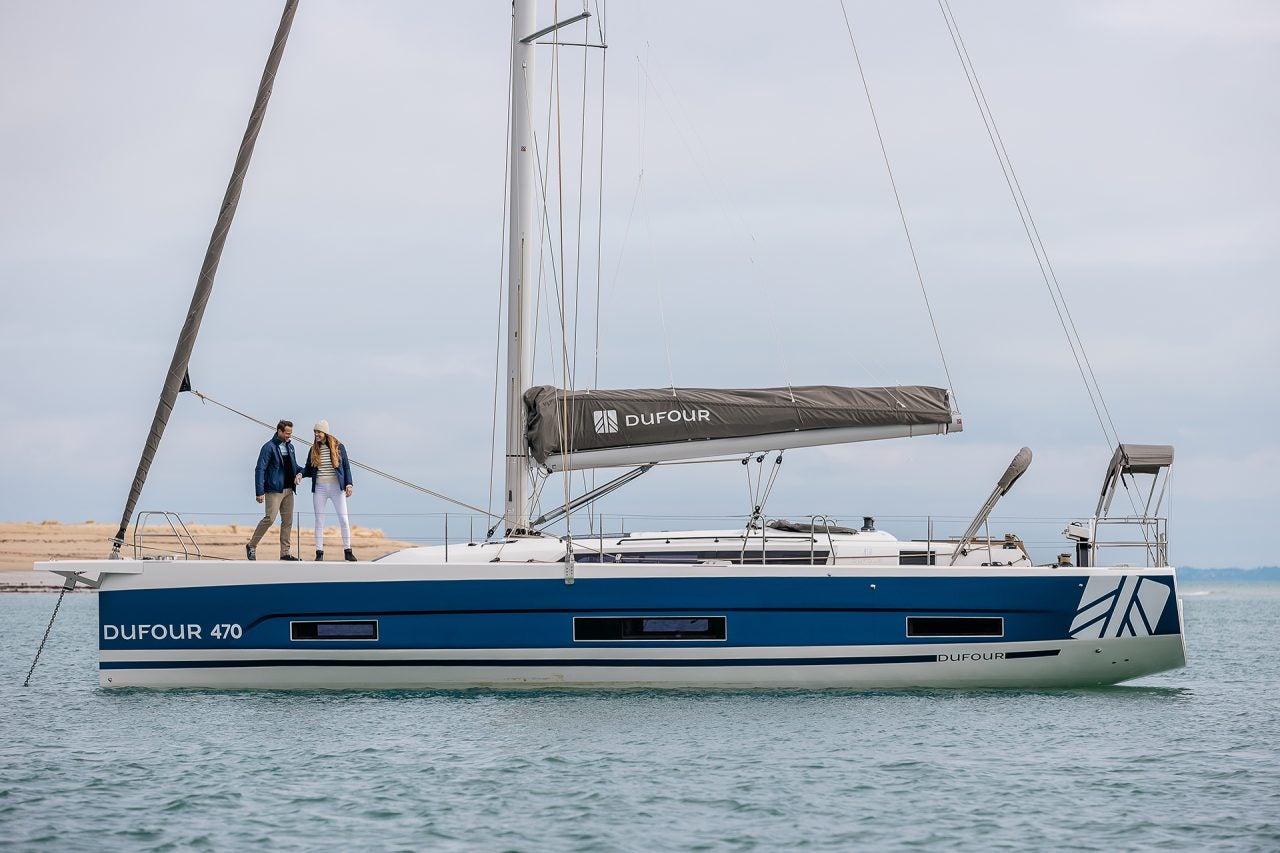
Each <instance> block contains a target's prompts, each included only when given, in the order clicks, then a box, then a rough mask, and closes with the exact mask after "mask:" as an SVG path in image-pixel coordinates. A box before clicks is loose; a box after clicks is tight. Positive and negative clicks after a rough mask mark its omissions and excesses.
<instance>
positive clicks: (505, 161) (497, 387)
mask: <svg viewBox="0 0 1280 853" xmlns="http://www.w3.org/2000/svg"><path fill="white" fill-rule="evenodd" d="M515 35H516V19H515V16H514V15H513V16H512V17H511V50H510V51H508V53H507V80H508V83H507V121H506V130H505V131H504V132H503V137H504V138H505V139H506V141H507V142H506V144H505V145H503V146H502V151H503V156H502V227H501V229H500V231H501V238H500V239H499V241H498V246H499V250H498V316H497V318H496V322H495V323H494V324H493V326H494V329H495V330H496V331H497V340H496V341H495V342H494V347H493V414H492V418H493V423H492V426H491V429H490V433H489V498H488V501H487V503H486V506H487V507H488V515H489V517H490V518H493V517H495V516H494V514H493V490H494V480H495V479H496V467H495V462H496V461H497V453H498V405H499V404H498V399H499V397H500V392H501V388H502V384H503V383H502V372H503V371H502V349H503V347H502V343H503V341H502V337H503V323H502V307H503V304H504V301H505V299H504V297H505V296H506V293H507V287H506V284H507V282H506V276H505V272H506V265H505V261H506V257H507V215H508V214H509V213H511V210H510V208H508V206H507V205H508V204H509V203H510V197H509V190H510V187H509V186H508V182H509V181H511V180H512V179H513V176H512V174H511V152H510V151H509V150H508V146H509V145H510V142H511V103H512V100H513V99H514V98H515V95H516V93H515V91H514V89H515V87H514V83H513V82H512V81H514V79H515V78H514V76H513V75H512V74H511V69H512V66H514V64H515V44H516V39H515ZM504 444H505V442H504ZM504 453H505V448H504Z"/></svg>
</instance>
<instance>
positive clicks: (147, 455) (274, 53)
mask: <svg viewBox="0 0 1280 853" xmlns="http://www.w3.org/2000/svg"><path fill="white" fill-rule="evenodd" d="M297 8H298V0H286V2H285V5H284V12H283V13H282V14H281V16H280V26H279V27H278V28H277V29H276V37H275V41H274V42H273V43H272V45H271V52H270V53H269V54H268V55H267V65H266V68H264V69H263V71H262V80H261V82H260V83H259V84H258V95H257V97H256V98H255V99H254V102H253V110H252V111H251V112H250V113H249V125H248V127H246V128H245V131H244V138H243V139H242V140H241V142H240V151H239V152H238V153H237V154H236V162H235V165H234V166H233V167H232V169H231V180H230V181H229V182H228V183H227V192H226V194H225V195H223V197H222V207H221V208H219V211H218V219H217V221H216V222H215V223H214V225H213V234H212V235H211V236H210V237H209V248H208V249H206V250H205V254H204V263H203V264H201V266H200V275H199V276H198V277H197V278H196V286H195V292H194V293H192V295H191V307H190V308H188V309H187V318H186V321H185V322H184V323H183V324H182V331H180V332H179V333H178V343H177V345H176V346H175V347H174V350H173V360H172V361H170V362H169V372H168V373H167V374H166V375H165V379H164V385H163V386H162V387H161V388H160V401H159V403H157V404H156V413H155V415H154V416H153V417H152V419H151V429H150V431H149V432H148V433H147V440H146V443H145V444H143V446H142V456H141V458H140V459H139V460H138V470H137V472H136V473H135V474H134V475H133V485H132V486H130V488H129V496H128V497H127V498H126V499H125V502H124V513H123V514H122V515H121V516H120V529H119V530H117V531H116V535H115V538H114V539H113V540H112V546H111V556H112V557H113V558H115V557H118V556H120V546H121V544H123V542H124V535H125V531H126V530H128V528H129V521H130V520H131V519H132V518H133V510H134V508H135V507H136V506H137V505H138V498H139V496H141V494H142V487H143V485H144V484H145V483H146V482H147V472H148V471H150V470H151V461H152V460H153V459H155V455H156V451H157V450H159V449H160V439H161V438H162V437H163V436H164V429H165V426H166V425H167V424H168V423H169V415H170V414H171V413H172V412H173V407H174V404H175V403H176V402H177V399H178V394H179V393H180V392H182V391H190V390H191V375H190V373H188V367H189V365H190V362H191V351H192V350H193V349H194V348H195V345H196V335H198V334H199V333H200V321H201V320H202V319H203V318H204V309H205V306H206V305H208V304H209V294H210V293H211V292H212V291H213V280H214V277H215V276H216V275H217V274H218V263H219V262H220V261H221V259H222V247H223V245H225V244H226V242H227V233H228V232H229V231H230V230H231V223H232V221H233V220H234V219H235V215H236V208H237V207H238V206H239V204H240V192H241V190H242V189H243V188H244V177H245V173H246V172H248V171H249V161H250V160H251V159H252V157H253V148H254V146H255V145H256V144H257V142H258V132H259V131H260V130H261V129H262V120H263V118H265V117H266V114H267V104H268V103H269V102H270V100H271V90H272V88H273V86H274V85H275V80H276V73H277V71H278V70H279V68H280V58H281V57H282V56H283V55H284V46H285V42H287V41H288V39H289V30H290V29H291V28H292V27H293V16H294V13H295V12H296V11H297Z"/></svg>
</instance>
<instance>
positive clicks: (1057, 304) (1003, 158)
mask: <svg viewBox="0 0 1280 853" xmlns="http://www.w3.org/2000/svg"><path fill="white" fill-rule="evenodd" d="M938 10H939V11H940V12H941V13H942V19H943V21H944V22H945V23H946V25H947V32H948V33H949V34H950V36H951V43H952V45H954V47H955V49H956V56H957V57H958V58H959V60H960V65H961V67H962V68H963V69H964V73H965V79H966V80H967V81H968V83H969V91H970V92H971V93H972V94H973V98H974V102H975V103H976V104H977V106H978V112H979V114H980V115H981V116H982V121H983V125H984V126H985V127H986V130H987V137H988V138H989V139H990V140H991V146H992V148H993V149H994V151H995V155H996V160H997V161H998V162H999V163H1000V170H1001V172H1002V173H1003V175H1004V179H1005V183H1006V184H1007V185H1008V187H1009V194H1010V195H1011V196H1012V197H1013V202H1014V206H1015V207H1016V208H1017V210H1018V217H1019V219H1020V220H1021V221H1022V228H1023V230H1024V231H1025V232H1026V234H1027V240H1028V242H1029V243H1030V244H1031V251H1032V252H1033V253H1034V254H1035V257H1036V263H1037V265H1038V266H1039V267H1040V275H1041V277H1042V278H1043V279H1044V284H1045V288H1046V289H1047V290H1048V292H1049V299H1050V301H1051V302H1053V307H1054V311H1055V312H1056V313H1057V315H1058V322H1059V324H1060V325H1061V326H1062V332H1063V334H1064V335H1065V336H1066V338H1067V345H1068V347H1070V349H1071V355H1072V358H1073V359H1074V360H1075V363H1076V369H1077V370H1078V371H1079V373H1080V379H1081V380H1082V381H1083V382H1084V386H1085V391H1086V392H1087V393H1088V395H1089V402H1090V403H1091V404H1092V406H1093V411H1094V415H1095V416H1096V417H1097V419H1098V426H1099V427H1101V429H1102V435H1103V438H1104V439H1105V440H1106V441H1107V444H1108V445H1109V447H1110V448H1111V449H1112V450H1114V449H1115V447H1116V445H1118V444H1119V443H1120V435H1119V432H1118V431H1117V430H1116V426H1115V422H1114V421H1113V420H1112V418H1111V412H1110V410H1109V409H1108V407H1107V403H1106V400H1105V399H1104V398H1103V396H1102V387H1101V386H1100V385H1099V384H1098V378H1097V376H1096V374H1095V373H1094V370H1093V365H1092V363H1091V362H1090V361H1089V356H1088V353H1086V352H1085V347H1084V340H1083V339H1082V338H1081V337H1080V332H1079V330H1078V329H1077V327H1076V323H1075V319H1074V318H1073V317H1072V316H1071V310H1070V308H1068V306H1067V300H1066V296H1065V295H1064V294H1063V292H1062V286H1061V284H1060V283H1059V281H1058V276H1057V273H1056V272H1055V271H1054V269H1053V264H1052V263H1051V262H1050V260H1049V253H1048V251H1047V250H1046V248H1045V245H1044V241H1043V240H1042V239H1041V237H1040V229H1039V227H1038V226H1037V225H1036V221H1035V217H1034V216H1032V214H1031V206H1030V204H1028V202H1027V198H1026V195H1025V194H1024V193H1023V191H1022V184H1021V182H1020V181H1019V180H1018V176H1017V173H1016V172H1015V171H1014V168H1013V160H1012V159H1010V157H1009V152H1008V150H1007V149H1006V148H1005V144H1004V138H1003V137H1002V136H1001V135H1000V129H999V127H997V125H996V120H995V114H994V113H993V112H992V111H991V105H990V103H989V102H988V101H987V96H986V93H985V92H984V91H983V89H982V83H981V82H980V81H979V80H978V71H977V68H976V67H975V66H974V64H973V59H972V57H971V56H970V55H969V49H968V47H966V45H965V43H964V38H963V37H962V36H961V35H960V27H959V25H958V24H957V22H956V19H955V13H954V12H953V11H952V10H951V5H950V3H948V2H947V0H938ZM1086 374H1087V375H1086ZM1095 394H1096V399H1095ZM1104 417H1105V423H1104ZM1108 425H1109V426H1110V432H1108ZM1130 500H1132V495H1131V496H1130Z"/></svg>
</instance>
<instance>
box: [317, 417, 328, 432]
mask: <svg viewBox="0 0 1280 853" xmlns="http://www.w3.org/2000/svg"><path fill="white" fill-rule="evenodd" d="M315 430H316V432H322V433H324V434H325V435H328V434H329V422H328V421H326V420H318V421H316V426H315Z"/></svg>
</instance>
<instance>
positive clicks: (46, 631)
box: [22, 581, 75, 687]
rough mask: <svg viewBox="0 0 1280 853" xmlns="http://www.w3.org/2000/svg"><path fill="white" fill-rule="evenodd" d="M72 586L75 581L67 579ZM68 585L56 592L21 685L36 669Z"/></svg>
mask: <svg viewBox="0 0 1280 853" xmlns="http://www.w3.org/2000/svg"><path fill="white" fill-rule="evenodd" d="M68 582H69V583H71V585H72V586H74V585H75V581H68ZM70 588H71V587H69V586H64V587H63V588H62V592H60V593H58V603H57V604H55V605H53V615H52V616H50V617H49V624H48V625H47V626H45V629H44V637H43V638H42V639H41V640H40V647H39V648H37V649H36V657H35V660H33V661H31V669H29V670H27V677H26V678H25V679H23V681H22V686H23V687H27V686H29V685H30V684H31V674H32V673H33V672H35V671H36V664H37V663H39V662H40V653H41V652H43V651H44V644H45V643H47V642H49V632H50V631H52V630H53V620H54V619H57V618H58V608H59V607H61V606H62V599H63V598H65V597H66V595H67V590H68V589H70Z"/></svg>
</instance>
